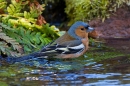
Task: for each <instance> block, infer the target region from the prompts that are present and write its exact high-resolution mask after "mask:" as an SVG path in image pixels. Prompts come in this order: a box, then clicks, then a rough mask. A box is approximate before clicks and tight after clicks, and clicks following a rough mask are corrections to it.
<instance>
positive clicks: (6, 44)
mask: <svg viewBox="0 0 130 86" xmlns="http://www.w3.org/2000/svg"><path fill="white" fill-rule="evenodd" d="M0 25H1V23H0ZM0 40H1V41H0V53H4V54H11V55H12V56H13V55H14V54H15V55H18V53H17V52H15V51H12V50H17V51H18V52H22V51H20V49H21V45H20V44H19V43H18V42H16V40H14V39H12V38H11V37H9V36H7V35H6V34H5V33H4V32H3V31H2V27H0Z"/></svg>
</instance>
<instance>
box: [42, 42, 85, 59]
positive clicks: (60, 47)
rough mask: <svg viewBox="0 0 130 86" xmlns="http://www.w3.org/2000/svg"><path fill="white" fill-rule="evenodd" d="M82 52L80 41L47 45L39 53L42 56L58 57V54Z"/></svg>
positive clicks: (82, 47) (82, 46)
mask: <svg viewBox="0 0 130 86" xmlns="http://www.w3.org/2000/svg"><path fill="white" fill-rule="evenodd" d="M83 50H84V45H83V44H82V42H81V40H73V41H67V42H64V43H62V44H53V45H51V44H50V45H48V46H47V47H45V48H43V49H42V50H41V51H40V52H39V53H42V54H44V55H47V56H49V55H53V56H54V55H58V54H74V53H78V52H82V51H83Z"/></svg>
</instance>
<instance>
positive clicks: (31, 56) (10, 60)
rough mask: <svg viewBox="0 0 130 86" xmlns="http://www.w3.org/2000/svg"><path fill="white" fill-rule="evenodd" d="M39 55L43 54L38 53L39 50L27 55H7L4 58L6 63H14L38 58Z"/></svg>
mask: <svg viewBox="0 0 130 86" xmlns="http://www.w3.org/2000/svg"><path fill="white" fill-rule="evenodd" d="M41 56H45V55H44V54H42V53H39V52H35V53H31V54H29V55H26V56H21V57H8V58H7V59H6V61H7V62H8V63H15V62H22V61H25V60H30V59H34V58H38V57H41Z"/></svg>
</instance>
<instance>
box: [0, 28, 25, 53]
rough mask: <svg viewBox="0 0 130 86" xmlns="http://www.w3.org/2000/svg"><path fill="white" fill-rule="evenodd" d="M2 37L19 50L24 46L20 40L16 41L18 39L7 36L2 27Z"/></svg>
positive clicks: (0, 33)
mask: <svg viewBox="0 0 130 86" xmlns="http://www.w3.org/2000/svg"><path fill="white" fill-rule="evenodd" d="M0 39H2V40H4V41H5V42H7V43H9V44H11V45H12V47H13V49H14V50H17V51H19V50H21V48H22V46H21V45H20V44H19V43H18V42H16V40H14V39H12V38H10V37H9V36H6V34H5V33H3V32H2V29H0ZM19 52H20V51H19Z"/></svg>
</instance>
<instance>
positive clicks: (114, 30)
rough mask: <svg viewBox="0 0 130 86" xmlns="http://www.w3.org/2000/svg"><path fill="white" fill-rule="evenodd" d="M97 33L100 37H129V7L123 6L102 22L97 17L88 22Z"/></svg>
mask: <svg viewBox="0 0 130 86" xmlns="http://www.w3.org/2000/svg"><path fill="white" fill-rule="evenodd" d="M89 24H90V25H91V26H93V27H94V28H95V29H96V31H97V32H98V33H99V35H100V38H129V37H130V7H128V6H123V7H122V8H119V9H117V11H116V12H115V13H112V14H111V16H110V18H109V19H106V20H105V21H104V22H102V21H101V20H99V19H95V20H92V21H91V22H89Z"/></svg>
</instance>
